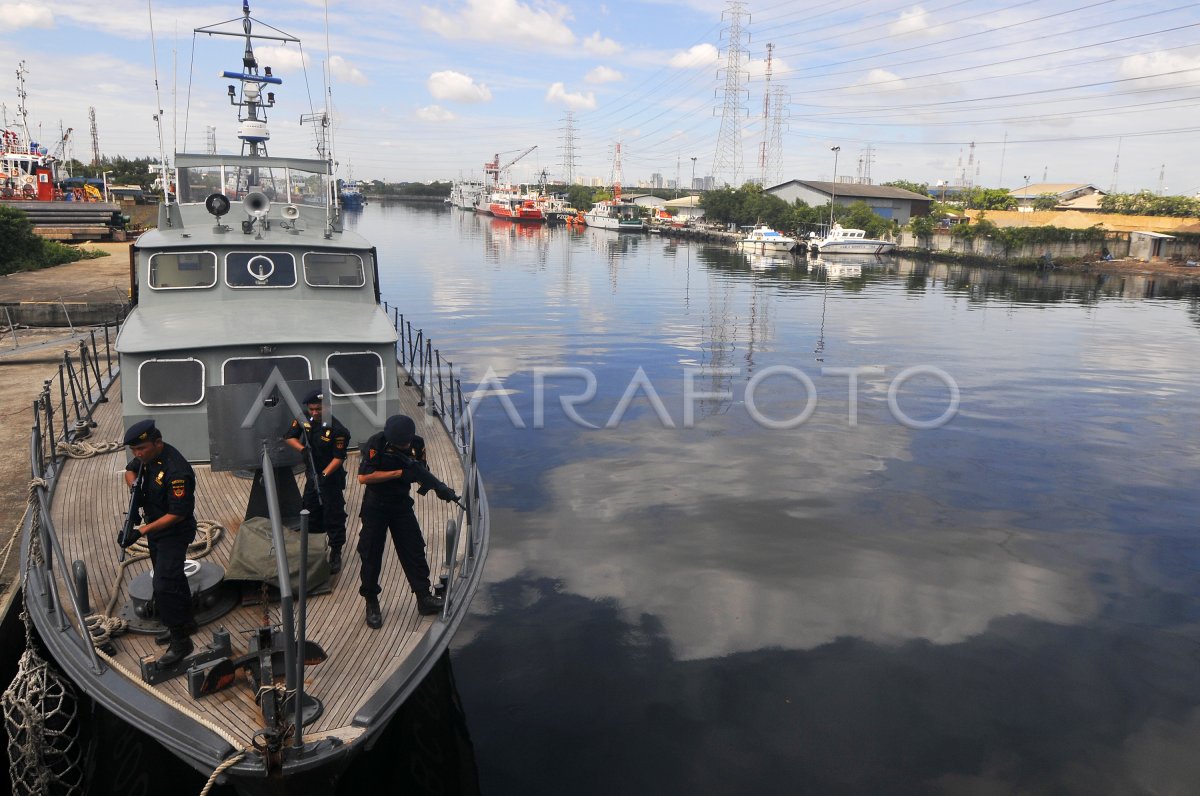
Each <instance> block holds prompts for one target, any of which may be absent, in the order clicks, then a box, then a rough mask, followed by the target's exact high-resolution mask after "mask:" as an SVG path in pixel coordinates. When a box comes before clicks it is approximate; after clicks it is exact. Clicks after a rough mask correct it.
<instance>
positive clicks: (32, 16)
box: [0, 0, 1200, 195]
mask: <svg viewBox="0 0 1200 796" xmlns="http://www.w3.org/2000/svg"><path fill="white" fill-rule="evenodd" d="M251 16H252V17H253V18H254V19H255V20H258V21H259V22H257V23H256V25H255V28H254V30H255V32H258V33H271V32H272V31H271V30H270V29H269V28H268V27H267V25H271V26H274V27H275V28H277V29H279V30H282V31H284V32H285V33H287V34H290V35H291V36H294V37H296V38H298V39H300V40H301V45H300V46H299V47H297V46H296V45H292V44H287V45H283V44H280V43H279V42H274V41H264V42H258V43H256V45H255V48H256V52H257V54H258V57H259V61H260V63H261V64H264V65H269V66H272V67H273V70H274V74H275V75H276V76H278V77H281V78H282V79H283V85H281V86H277V87H275V93H276V99H277V104H276V106H275V108H273V109H272V110H271V111H270V112H269V115H268V120H269V122H270V128H271V133H272V141H271V144H270V145H269V146H270V148H269V151H270V154H272V155H294V156H304V157H312V156H314V154H315V141H316V138H315V130H316V129H317V128H316V127H314V126H313V125H312V124H311V123H305V124H301V122H300V120H301V117H302V116H303V115H305V114H310V113H313V112H315V111H320V110H323V109H324V108H325V107H326V105H327V102H326V101H327V100H329V101H330V102H329V104H330V105H331V107H332V111H333V113H332V117H333V120H334V121H333V125H332V138H333V152H334V156H335V158H336V160H337V162H338V170H339V173H340V174H341V175H342V176H343V177H350V178H354V179H380V180H385V181H389V182H395V181H406V180H419V181H428V180H434V179H441V180H449V179H468V178H473V177H479V176H481V174H482V169H483V164H484V163H485V162H486V161H490V160H492V159H493V158H494V157H495V156H497V155H498V156H499V158H500V161H501V162H502V163H504V162H507V161H509V160H514V159H517V158H518V156H519V155H521V154H522V152H524V150H526V149H528V148H529V147H536V148H535V149H533V151H532V152H529V153H528V154H526V155H524V157H521V158H520V159H519V160H517V161H516V163H515V164H514V165H513V166H512V167H511V168H510V169H509V171H508V174H507V176H508V177H509V179H511V180H512V181H513V182H532V181H536V180H537V179H538V178H539V176H540V175H541V174H542V172H543V171H544V172H545V173H546V176H547V177H548V178H549V179H551V180H557V179H562V178H563V177H564V176H565V175H566V174H567V172H568V159H567V158H566V157H565V155H566V152H567V149H568V147H567V144H568V141H569V142H570V144H571V146H570V149H571V150H572V151H573V154H574V158H573V161H572V162H571V163H570V166H571V168H570V169H569V171H570V173H571V174H572V175H573V176H574V178H575V180H576V181H589V182H590V181H593V180H598V181H600V182H602V183H605V184H607V183H609V182H611V181H612V179H613V177H614V174H615V175H616V176H617V177H618V178H619V179H620V180H621V182H622V183H623V184H624V185H628V186H634V185H637V184H638V183H639V182H644V181H647V180H650V179H651V178H652V175H654V174H660V175H662V179H663V180H664V181H674V180H676V179H678V180H679V181H680V182H682V183H683V185H685V186H687V185H689V184H691V182H692V179H693V174H694V176H695V178H701V177H703V176H706V175H714V176H715V177H716V178H717V182H718V183H731V184H740V183H741V182H744V181H746V180H748V179H757V180H765V182H766V184H768V185H773V184H776V183H778V182H783V181H786V180H790V179H810V180H828V179H833V178H835V177H836V178H838V179H842V180H844V179H847V178H853V179H854V180H855V181H867V180H868V179H869V181H871V182H874V183H882V182H886V181H888V180H896V179H903V180H910V181H913V182H919V183H928V184H929V185H931V186H934V185H937V184H939V182H946V183H950V184H962V183H967V184H972V185H981V186H984V187H993V188H994V187H1003V188H1008V189H1012V188H1019V187H1021V186H1022V185H1024V184H1026V182H1032V183H1039V182H1043V181H1046V182H1051V183H1091V184H1093V185H1095V186H1096V187H1098V188H1100V189H1101V190H1105V191H1110V190H1113V189H1115V190H1116V191H1118V192H1133V191H1138V190H1150V191H1153V192H1155V193H1160V192H1161V193H1165V194H1176V195H1179V194H1186V195H1193V194H1197V193H1200V157H1197V155H1198V154H1200V153H1198V149H1200V148H1198V147H1197V144H1196V143H1195V142H1196V141H1197V138H1198V136H1197V134H1198V133H1200V44H1194V43H1193V42H1197V41H1200V36H1198V35H1197V34H1200V3H1187V2H1183V0H1149V1H1148V2H1130V1H1129V0H1100V1H1096V0H1090V1H1089V0H926V2H920V3H913V2H901V1H899V0H897V1H895V2H893V1H891V0H838V2H822V1H818V0H805V2H799V0H788V1H787V2H779V0H763V1H762V2H751V1H750V0H747V1H746V2H741V3H736V2H719V1H718V0H639V1H638V2H630V1H629V0H609V2H594V1H593V2H588V3H584V2H574V0H571V1H569V2H552V1H546V2H539V1H538V0H428V2H421V0H356V1H355V2H346V1H345V0H328V2H325V1H324V0H286V1H285V0H252V2H251ZM240 17H241V5H240V2H238V0H224V2H221V3H208V4H195V3H189V2H181V1H180V0H149V2H133V1H132V0H87V1H86V2H84V1H83V0H40V1H39V2H33V1H32V0H17V1H16V2H14V1H13V0H0V18H2V19H4V20H5V24H4V25H3V26H2V28H0V65H3V66H4V67H6V68H7V72H6V73H5V74H7V75H8V77H7V78H5V79H0V101H2V102H3V104H4V108H3V110H4V118H5V119H6V120H7V122H8V123H9V124H10V126H11V124H12V123H13V121H14V120H15V119H17V118H18V114H17V109H18V107H19V100H18V96H17V79H16V71H17V67H18V64H19V63H21V62H23V63H24V68H25V70H26V71H27V75H26V92H27V99H26V101H25V108H26V111H27V118H28V121H29V125H30V127H31V130H32V132H33V135H34V136H35V138H38V140H39V141H40V142H42V143H43V144H44V145H46V146H47V147H48V148H49V149H51V150H54V149H55V148H56V147H57V146H58V145H59V144H60V143H61V141H62V138H63V131H65V130H66V129H68V128H70V129H71V130H72V132H71V134H70V135H69V136H68V137H67V142H66V143H65V144H63V149H64V151H65V152H66V154H67V155H73V156H74V157H75V158H77V159H79V160H81V161H85V162H86V161H90V160H91V157H92V149H93V147H92V137H91V130H90V122H89V108H94V109H95V117H96V129H97V140H98V144H99V148H100V151H101V153H102V154H103V155H108V156H117V155H120V156H124V157H130V158H132V157H146V156H155V157H157V156H158V153H159V151H160V147H159V132H158V127H157V125H156V123H155V121H154V116H155V113H156V111H157V110H158V109H162V111H163V113H162V122H163V124H162V138H163V148H164V149H165V151H166V152H167V153H168V157H170V153H173V152H175V151H193V152H195V151H204V150H205V148H206V146H207V136H208V131H209V128H212V129H213V133H214V136H215V139H216V146H217V148H218V149H219V150H220V151H229V152H236V151H238V150H239V148H240V142H239V141H238V140H237V138H236V127H237V119H236V116H235V114H234V109H233V108H231V107H230V105H229V103H228V100H227V98H226V94H225V92H226V85H227V84H228V83H229V81H228V80H225V79H223V78H220V77H218V75H219V72H220V70H223V69H230V70H239V69H240V68H241V52H242V46H241V43H240V42H239V41H238V40H237V39H234V38H228V37H220V36H205V35H200V36H197V35H195V34H194V33H193V30H194V29H195V28H197V27H201V26H207V25H213V24H215V23H220V22H226V21H233V22H234V24H235V25H236V24H238V22H239V21H240ZM226 29H228V28H226ZM152 30H153V36H152ZM768 52H769V53H770V59H769V61H770V68H769V69H768ZM302 64H304V65H305V67H304V68H301V65H302ZM325 74H328V75H329V79H328V86H329V88H328V91H326V89H325V85H326V83H327V81H326V78H325V77H324V75H325ZM156 78H157V79H156ZM189 99H190V101H189ZM568 130H569V131H570V133H571V134H570V136H568ZM618 143H619V144H620V159H619V163H618V161H617V158H616V157H615V154H616V149H617V146H616V145H617V144H618ZM972 144H973V145H974V146H972ZM834 147H838V148H839V149H838V150H837V151H836V152H835V151H834ZM618 166H619V168H618Z"/></svg>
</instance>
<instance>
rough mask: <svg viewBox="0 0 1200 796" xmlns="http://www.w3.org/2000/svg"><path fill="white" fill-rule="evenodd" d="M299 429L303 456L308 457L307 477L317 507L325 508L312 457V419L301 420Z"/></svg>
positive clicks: (319, 475) (319, 476)
mask: <svg viewBox="0 0 1200 796" xmlns="http://www.w3.org/2000/svg"><path fill="white" fill-rule="evenodd" d="M300 429H301V430H302V431H303V432H304V455H305V456H306V457H308V477H309V478H311V479H312V484H313V488H314V489H315V490H316V492H317V505H318V506H320V507H321V508H325V500H324V498H322V497H321V473H320V472H319V471H318V470H317V462H316V460H315V459H313V455H312V430H313V427H312V418H311V417H309V418H308V419H307V420H301V421H300Z"/></svg>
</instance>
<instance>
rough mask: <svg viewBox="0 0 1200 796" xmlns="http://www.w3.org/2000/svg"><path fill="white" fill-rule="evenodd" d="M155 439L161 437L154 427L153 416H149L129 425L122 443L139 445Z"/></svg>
mask: <svg viewBox="0 0 1200 796" xmlns="http://www.w3.org/2000/svg"><path fill="white" fill-rule="evenodd" d="M156 439H162V434H161V433H159V430H158V429H157V428H155V427H154V418H152V417H151V418H147V419H146V420H139V421H138V422H136V423H134V424H133V425H132V426H130V427H129V430H128V431H126V432H125V439H124V440H123V444H125V445H140V444H142V443H143V442H150V441H152V440H156Z"/></svg>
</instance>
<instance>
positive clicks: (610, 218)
mask: <svg viewBox="0 0 1200 796" xmlns="http://www.w3.org/2000/svg"><path fill="white" fill-rule="evenodd" d="M640 210H641V208H639V207H638V206H637V205H635V204H632V203H630V202H610V201H608V200H607V199H605V200H602V201H599V202H596V204H595V205H594V206H593V207H592V209H591V210H589V211H587V212H586V213H584V214H583V217H584V219H585V220H586V221H587V225H588V226H589V227H599V228H600V229H615V230H617V231H619V232H645V231H646V222H645V221H644V220H643V219H642V214H641V212H640Z"/></svg>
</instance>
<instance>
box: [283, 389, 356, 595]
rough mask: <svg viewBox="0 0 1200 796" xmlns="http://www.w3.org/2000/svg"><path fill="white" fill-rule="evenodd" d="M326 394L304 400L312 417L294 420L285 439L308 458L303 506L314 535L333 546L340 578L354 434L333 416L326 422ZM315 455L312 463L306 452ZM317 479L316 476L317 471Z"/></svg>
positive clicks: (331, 562)
mask: <svg viewBox="0 0 1200 796" xmlns="http://www.w3.org/2000/svg"><path fill="white" fill-rule="evenodd" d="M324 401H325V394H324V393H322V392H321V391H320V390H313V391H312V392H310V393H309V394H308V395H306V396H304V406H305V408H306V409H307V411H308V417H307V418H305V419H303V420H293V421H292V427H291V428H290V429H288V433H287V434H286V435H285V436H284V440H283V441H284V442H286V443H287V444H288V446H289V447H291V448H293V449H295V450H298V451H300V452H301V454H302V455H303V456H304V457H305V462H304V467H305V471H306V472H307V473H308V475H307V476H305V479H304V481H305V483H304V499H303V506H304V508H306V509H308V512H309V526H308V530H309V532H310V533H324V534H326V539H327V541H328V542H329V571H330V572H332V573H333V574H335V575H336V574H337V573H338V572H339V571H340V570H341V568H342V545H344V544H345V543H346V496H345V489H346V469H345V468H344V467H343V466H342V463H343V462H345V460H346V450H347V448H346V446H347V445H349V444H350V432H349V431H347V430H346V427H345V426H343V425H342V424H341V423H339V422H338V420H337V418H336V417H334V416H333V414H332V413H331V414H330V415H329V420H328V421H323V420H322V418H321V416H322V414H323V408H324ZM306 446H307V447H308V449H309V450H310V451H311V452H312V461H311V462H309V461H308V454H307V453H305V452H304V448H305V447H306ZM314 468H315V469H316V476H315V477H314V476H313V469H314Z"/></svg>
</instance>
